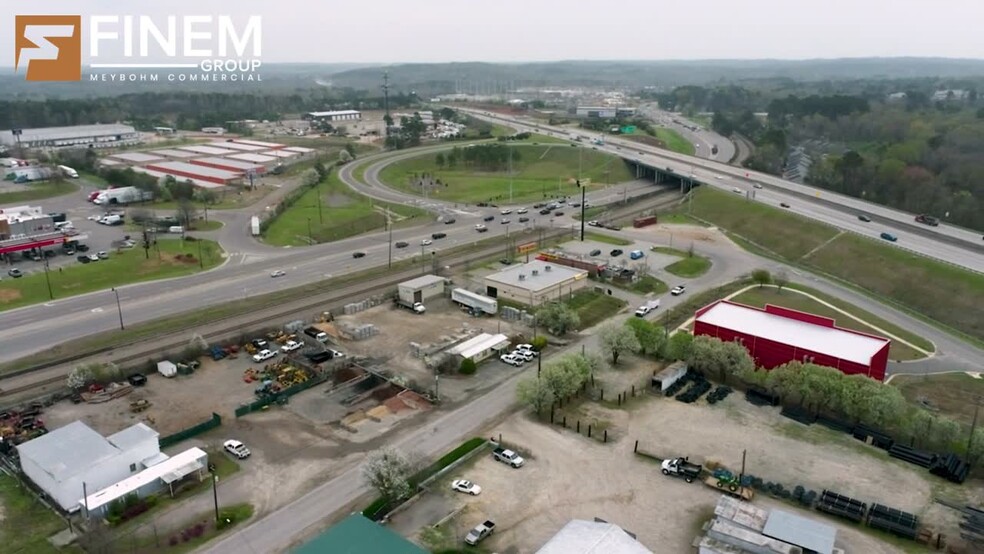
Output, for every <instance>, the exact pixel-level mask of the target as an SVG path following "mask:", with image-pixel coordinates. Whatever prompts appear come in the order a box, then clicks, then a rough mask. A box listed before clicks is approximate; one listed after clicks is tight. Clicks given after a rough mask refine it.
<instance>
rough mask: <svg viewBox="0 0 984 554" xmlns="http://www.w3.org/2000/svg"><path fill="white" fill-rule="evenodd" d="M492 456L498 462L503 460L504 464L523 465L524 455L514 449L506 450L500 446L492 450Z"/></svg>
mask: <svg viewBox="0 0 984 554" xmlns="http://www.w3.org/2000/svg"><path fill="white" fill-rule="evenodd" d="M492 457H493V458H494V459H495V461H497V462H502V463H504V464H509V465H511V466H512V467H523V463H524V462H525V460H523V457H522V456H520V455H519V454H517V453H515V452H513V451H512V450H506V449H505V448H502V447H499V448H496V449H495V450H493V451H492Z"/></svg>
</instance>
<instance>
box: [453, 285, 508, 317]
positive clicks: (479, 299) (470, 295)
mask: <svg viewBox="0 0 984 554" xmlns="http://www.w3.org/2000/svg"><path fill="white" fill-rule="evenodd" d="M451 300H452V301H453V302H455V303H457V304H461V305H462V306H466V307H468V308H471V309H472V310H478V311H480V312H483V313H486V314H489V315H495V314H497V313H499V302H497V301H496V299H495V298H489V297H488V296H482V295H481V294H476V293H474V292H471V291H467V290H465V289H454V290H452V291H451Z"/></svg>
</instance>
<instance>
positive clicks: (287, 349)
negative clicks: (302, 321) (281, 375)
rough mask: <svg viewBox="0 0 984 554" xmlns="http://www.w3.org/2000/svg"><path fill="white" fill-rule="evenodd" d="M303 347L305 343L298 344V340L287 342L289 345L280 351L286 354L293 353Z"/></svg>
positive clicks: (282, 347)
mask: <svg viewBox="0 0 984 554" xmlns="http://www.w3.org/2000/svg"><path fill="white" fill-rule="evenodd" d="M302 346H304V344H303V343H300V342H297V341H296V340H289V341H287V344H285V345H283V346H281V347H280V350H282V351H284V352H293V351H295V350H297V349H298V348H301V347H302Z"/></svg>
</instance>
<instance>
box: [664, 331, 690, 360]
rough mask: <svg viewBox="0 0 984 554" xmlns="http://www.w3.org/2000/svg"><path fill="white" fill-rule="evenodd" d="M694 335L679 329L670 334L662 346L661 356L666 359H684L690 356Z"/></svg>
mask: <svg viewBox="0 0 984 554" xmlns="http://www.w3.org/2000/svg"><path fill="white" fill-rule="evenodd" d="M693 344H694V336H693V335H691V334H690V333H689V332H687V331H680V332H678V333H675V334H673V335H671V336H670V338H669V340H667V341H666V345H665V346H664V347H663V358H664V359H666V360H673V361H676V360H686V359H688V358H690V352H691V350H692V349H693Z"/></svg>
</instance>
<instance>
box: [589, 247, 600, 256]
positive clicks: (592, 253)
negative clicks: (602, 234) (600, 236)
mask: <svg viewBox="0 0 984 554" xmlns="http://www.w3.org/2000/svg"><path fill="white" fill-rule="evenodd" d="M588 255H589V256H601V250H598V249H597V248H595V249H594V250H592V251H591V252H589V253H588Z"/></svg>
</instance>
